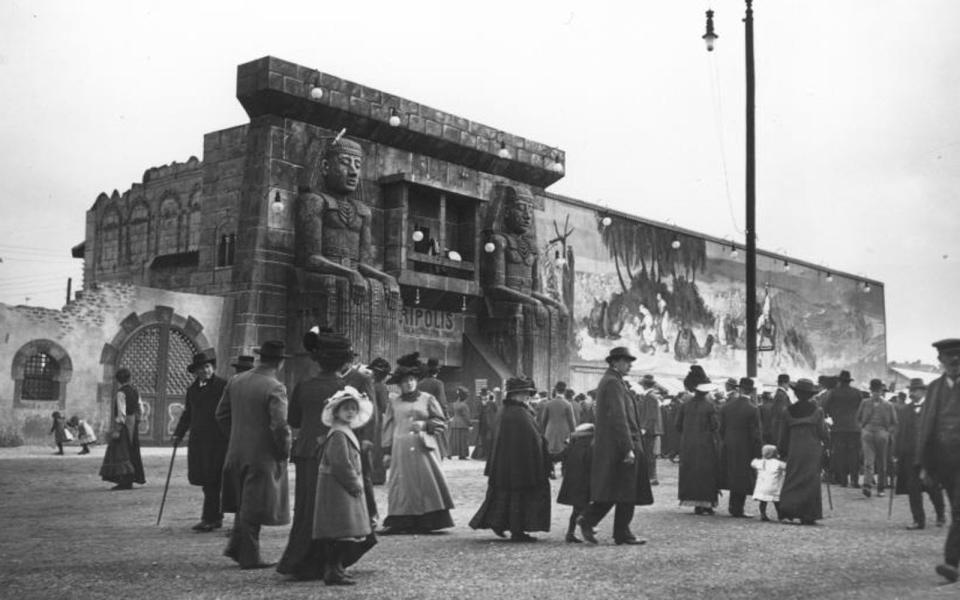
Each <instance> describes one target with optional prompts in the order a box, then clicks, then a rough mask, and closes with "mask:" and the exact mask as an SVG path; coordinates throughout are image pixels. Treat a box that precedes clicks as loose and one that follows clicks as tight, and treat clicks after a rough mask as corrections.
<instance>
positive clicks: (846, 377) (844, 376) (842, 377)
mask: <svg viewBox="0 0 960 600" xmlns="http://www.w3.org/2000/svg"><path fill="white" fill-rule="evenodd" d="M837 381H848V382H849V381H853V377H850V371H840V374H839V375H837Z"/></svg>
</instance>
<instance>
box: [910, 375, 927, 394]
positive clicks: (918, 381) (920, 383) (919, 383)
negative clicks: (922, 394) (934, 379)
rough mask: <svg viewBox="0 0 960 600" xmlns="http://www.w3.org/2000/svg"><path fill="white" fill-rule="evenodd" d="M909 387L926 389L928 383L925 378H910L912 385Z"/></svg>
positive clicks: (911, 388)
mask: <svg viewBox="0 0 960 600" xmlns="http://www.w3.org/2000/svg"><path fill="white" fill-rule="evenodd" d="M908 389H910V390H911V391H912V390H925V389H927V384H925V383H924V382H923V380H922V379H920V378H919V377H914V378H913V379H911V380H910V387H909V388H908Z"/></svg>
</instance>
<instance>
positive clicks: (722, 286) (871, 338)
mask: <svg viewBox="0 0 960 600" xmlns="http://www.w3.org/2000/svg"><path fill="white" fill-rule="evenodd" d="M546 208H547V212H548V215H547V216H548V219H546V221H547V222H548V223H550V222H551V221H550V217H556V216H555V215H550V214H549V213H550V207H549V206H548V207H546ZM574 212H575V211H574ZM557 222H558V219H557V218H553V221H552V223H553V225H552V226H551V227H550V228H551V229H555V228H557ZM559 222H560V223H561V226H562V225H563V224H564V222H565V221H563V220H561V221H559ZM566 223H567V225H566V228H565V229H563V231H564V232H566V237H563V239H562V240H561V241H555V242H554V243H552V244H546V245H545V246H544V247H543V249H542V253H543V258H544V260H543V261H542V263H541V264H542V265H543V268H544V273H543V281H544V282H545V284H546V287H547V289H548V292H549V293H551V294H552V295H554V297H556V298H558V299H564V300H565V302H566V303H567V305H568V306H569V307H570V309H571V315H572V327H573V330H574V331H573V343H574V345H575V353H574V356H575V359H574V360H575V362H576V360H577V359H579V361H580V362H598V361H602V360H603V359H604V358H605V357H606V356H607V353H608V352H609V351H610V349H611V348H613V347H614V346H627V347H629V348H630V349H631V350H632V351H633V352H634V353H635V354H636V355H637V356H638V357H639V360H638V361H637V362H636V363H635V365H634V370H635V371H639V372H652V373H658V374H663V375H677V376H682V375H683V374H684V373H685V372H686V371H687V369H688V368H689V365H690V364H692V363H694V362H696V363H697V364H700V365H702V366H703V367H704V369H705V370H706V371H707V373H708V374H709V375H710V376H711V377H713V378H714V379H715V380H722V379H723V378H726V377H729V376H734V377H739V376H742V375H743V374H744V372H745V370H746V367H745V364H746V337H745V335H746V302H745V300H746V299H745V291H744V273H743V270H744V263H743V253H740V254H739V256H733V255H732V254H731V252H730V250H731V246H730V245H729V244H721V243H715V242H713V241H708V240H705V239H703V238H700V237H696V236H689V235H678V234H675V233H674V232H672V231H670V230H667V229H663V228H660V227H656V226H654V225H649V224H645V223H642V222H636V221H632V220H628V219H623V218H612V219H611V220H610V224H609V225H606V226H605V225H604V224H603V223H602V222H601V219H598V218H596V216H595V215H580V218H579V219H577V218H575V219H574V223H575V224H576V226H577V227H576V229H577V231H576V232H575V233H574V234H573V235H572V236H571V233H570V231H569V229H570V225H569V218H567V219H566ZM550 233H552V231H551V232H550ZM558 233H559V232H558ZM567 238H571V239H570V240H568V239H567ZM591 238H592V239H591ZM561 242H562V243H561ZM568 242H569V243H568ZM574 246H576V247H577V248H582V249H583V250H581V251H580V252H579V257H578V260H579V262H580V264H582V265H583V267H582V268H578V267H577V266H576V263H575V258H574ZM591 254H596V255H595V256H591ZM786 267H787V264H785V263H784V262H783V261H782V260H774V259H772V258H770V257H766V256H763V255H761V256H759V257H758V261H757V282H758V290H757V303H758V306H757V314H758V322H757V330H758V348H759V350H760V352H759V354H758V357H759V358H758V363H759V364H758V375H759V378H760V380H761V381H763V382H772V381H775V379H776V376H777V374H779V373H784V372H786V373H789V374H790V375H791V376H792V377H793V378H794V379H796V378H799V377H811V378H813V379H814V380H815V379H816V376H817V375H819V374H835V373H837V372H839V371H840V370H841V369H847V370H850V371H851V372H852V373H853V374H854V377H855V378H856V379H857V380H858V381H860V382H864V381H866V380H869V379H870V378H871V377H880V376H882V374H883V373H884V371H885V367H884V365H885V361H886V343H885V330H884V307H883V291H882V289H874V290H872V291H870V292H866V291H865V290H864V288H863V286H862V284H861V282H860V281H857V280H854V279H850V278H847V277H840V276H836V275H835V276H832V277H830V278H829V279H828V277H827V276H828V272H827V271H826V270H825V269H823V270H821V269H812V268H808V267H801V266H799V265H793V266H792V267H791V268H786Z"/></svg>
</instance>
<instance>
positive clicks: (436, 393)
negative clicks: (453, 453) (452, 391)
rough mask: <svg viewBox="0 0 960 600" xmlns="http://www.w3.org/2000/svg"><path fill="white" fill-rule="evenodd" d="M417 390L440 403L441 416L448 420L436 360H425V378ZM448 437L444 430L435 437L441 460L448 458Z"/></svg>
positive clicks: (444, 395) (448, 414)
mask: <svg viewBox="0 0 960 600" xmlns="http://www.w3.org/2000/svg"><path fill="white" fill-rule="evenodd" d="M417 389H419V390H420V391H421V392H426V393H428V394H430V395H431V396H433V397H434V398H436V399H437V402H439V403H440V408H442V409H443V416H444V417H446V418H447V419H449V418H450V405H449V404H447V391H446V388H444V386H443V381H441V380H440V361H439V360H437V359H436V358H428V359H427V371H426V376H425V377H424V378H423V379H421V380H420V382H419V383H418V384H417ZM448 435H449V433H448V430H444V431H443V432H442V433H440V434H439V435H437V443H438V444H439V445H440V448H439V451H440V456H441V457H443V458H450V443H449V440H448V439H447V436H448Z"/></svg>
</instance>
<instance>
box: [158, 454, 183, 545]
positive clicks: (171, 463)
mask: <svg viewBox="0 0 960 600" xmlns="http://www.w3.org/2000/svg"><path fill="white" fill-rule="evenodd" d="M178 445H179V442H174V443H173V454H171V455H170V468H169V469H168V470H167V483H165V484H164V486H163V500H161V501H160V514H158V515H157V527H159V526H160V519H161V518H162V517H163V505H164V504H166V503H167V490H169V489H170V474H171V473H173V459H175V458H176V457H177V446H178Z"/></svg>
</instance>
